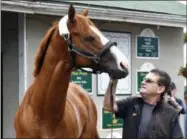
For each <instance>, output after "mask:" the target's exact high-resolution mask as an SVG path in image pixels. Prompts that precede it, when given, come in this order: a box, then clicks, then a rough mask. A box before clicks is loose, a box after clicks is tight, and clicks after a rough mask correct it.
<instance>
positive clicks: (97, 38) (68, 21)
mask: <svg viewBox="0 0 187 139" xmlns="http://www.w3.org/2000/svg"><path fill="white" fill-rule="evenodd" d="M87 15H88V9H85V10H84V11H83V12H82V13H79V14H76V12H75V9H74V7H73V6H72V5H70V7H69V11H68V15H66V16H64V17H63V18H62V19H61V20H60V22H59V25H58V27H59V33H60V36H62V37H63V38H64V39H65V40H66V41H67V43H68V45H69V50H70V52H71V56H72V59H73V61H74V65H75V66H76V67H77V68H80V67H83V68H84V67H89V68H92V69H94V70H97V71H100V72H106V73H108V74H109V76H110V77H112V78H115V79H120V78H124V77H126V76H127V74H128V69H127V68H128V61H127V58H126V57H125V56H124V55H123V54H122V52H121V51H120V50H119V49H118V48H117V47H116V43H115V42H110V40H108V39H107V38H106V37H105V36H104V35H103V34H102V33H101V32H100V31H99V29H98V28H97V27H96V26H95V25H94V24H93V23H92V22H91V21H90V20H89V19H88V17H87Z"/></svg>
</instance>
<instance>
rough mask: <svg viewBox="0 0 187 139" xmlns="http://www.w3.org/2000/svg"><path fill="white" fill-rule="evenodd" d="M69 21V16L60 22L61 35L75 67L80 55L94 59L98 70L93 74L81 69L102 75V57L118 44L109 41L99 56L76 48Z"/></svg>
mask: <svg viewBox="0 0 187 139" xmlns="http://www.w3.org/2000/svg"><path fill="white" fill-rule="evenodd" d="M67 21H68V16H67V15H66V16H64V17H63V18H62V19H61V20H60V22H59V33H60V35H61V36H62V37H63V38H64V40H65V41H66V42H67V44H68V50H69V52H70V55H71V58H72V61H73V66H74V67H76V55H77V54H78V55H80V56H82V57H84V58H87V59H92V60H93V61H94V62H95V63H96V65H97V68H96V70H93V72H90V71H87V70H84V69H82V68H80V69H81V70H83V71H86V72H89V73H94V74H97V73H100V71H99V70H98V64H99V62H100V59H101V57H102V56H103V55H104V53H105V52H107V51H108V50H109V49H110V47H111V46H113V45H115V46H117V43H116V42H111V41H109V42H108V43H106V44H105V45H104V47H103V49H101V50H100V52H99V53H98V54H93V53H91V52H86V51H84V50H82V49H80V48H78V47H76V46H75V45H74V44H73V43H72V39H71V35H70V32H69V30H68V28H67ZM61 26H62V27H63V29H61Z"/></svg>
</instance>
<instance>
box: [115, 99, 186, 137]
mask: <svg viewBox="0 0 187 139" xmlns="http://www.w3.org/2000/svg"><path fill="white" fill-rule="evenodd" d="M143 104H144V102H143V99H142V98H140V97H129V98H126V99H123V100H120V101H117V106H118V112H117V113H115V115H116V117H117V118H122V119H123V120H124V124H123V139H137V135H138V127H139V124H140V120H141V111H142V107H143ZM177 118H178V113H177V111H176V110H175V109H174V108H173V107H172V106H170V105H169V104H167V103H164V102H163V101H160V102H158V103H157V105H156V106H155V108H154V109H153V115H152V120H151V123H150V128H149V129H148V130H150V131H149V139H172V137H171V134H172V129H173V128H172V125H173V124H174V122H175V121H176V120H178V119H177ZM179 132H180V133H181V136H180V137H176V139H180V138H182V131H179Z"/></svg>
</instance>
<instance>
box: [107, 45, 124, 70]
mask: <svg viewBox="0 0 187 139" xmlns="http://www.w3.org/2000/svg"><path fill="white" fill-rule="evenodd" d="M110 52H111V53H112V54H113V55H115V56H116V62H117V65H118V68H119V69H121V70H123V69H122V68H121V66H120V63H121V62H123V63H126V65H128V59H127V57H126V56H125V55H124V54H123V53H122V52H121V51H120V50H119V49H118V48H117V47H116V46H112V47H110Z"/></svg>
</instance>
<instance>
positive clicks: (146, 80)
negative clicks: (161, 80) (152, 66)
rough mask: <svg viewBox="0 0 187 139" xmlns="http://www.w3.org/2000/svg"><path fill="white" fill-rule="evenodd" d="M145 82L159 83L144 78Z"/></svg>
mask: <svg viewBox="0 0 187 139" xmlns="http://www.w3.org/2000/svg"><path fill="white" fill-rule="evenodd" d="M143 81H144V82H146V83H157V82H156V81H153V80H151V79H149V78H143Z"/></svg>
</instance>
